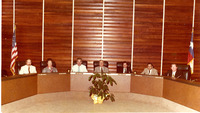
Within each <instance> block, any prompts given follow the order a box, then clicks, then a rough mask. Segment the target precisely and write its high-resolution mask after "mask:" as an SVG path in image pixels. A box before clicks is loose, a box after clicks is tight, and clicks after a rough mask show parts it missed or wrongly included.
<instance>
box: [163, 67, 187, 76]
mask: <svg viewBox="0 0 200 113" xmlns="http://www.w3.org/2000/svg"><path fill="white" fill-rule="evenodd" d="M164 76H170V77H172V78H173V79H177V78H182V79H185V77H184V76H183V72H182V71H179V70H178V67H177V66H176V64H172V65H171V70H169V71H168V72H167V73H165V74H164Z"/></svg>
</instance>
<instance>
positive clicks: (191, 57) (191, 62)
mask: <svg viewBox="0 0 200 113" xmlns="http://www.w3.org/2000/svg"><path fill="white" fill-rule="evenodd" d="M193 32H194V29H192V36H191V41H190V47H189V52H188V65H190V69H191V74H193V73H194V44H193Z"/></svg>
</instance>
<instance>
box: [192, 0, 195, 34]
mask: <svg viewBox="0 0 200 113" xmlns="http://www.w3.org/2000/svg"><path fill="white" fill-rule="evenodd" d="M195 3H196V0H194V4H193V18H192V31H194V19H195Z"/></svg>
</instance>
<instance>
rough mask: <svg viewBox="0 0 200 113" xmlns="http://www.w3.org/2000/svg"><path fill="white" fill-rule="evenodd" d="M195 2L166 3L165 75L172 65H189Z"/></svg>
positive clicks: (187, 0) (188, 0)
mask: <svg viewBox="0 0 200 113" xmlns="http://www.w3.org/2000/svg"><path fill="white" fill-rule="evenodd" d="M192 15H193V0H184V1H178V0H177V1H174V0H167V1H166V13H165V38H164V42H165V43H164V61H163V74H164V73H166V72H167V70H169V69H170V65H171V64H172V63H177V64H187V56H188V50H189V45H190V39H191V31H192Z"/></svg>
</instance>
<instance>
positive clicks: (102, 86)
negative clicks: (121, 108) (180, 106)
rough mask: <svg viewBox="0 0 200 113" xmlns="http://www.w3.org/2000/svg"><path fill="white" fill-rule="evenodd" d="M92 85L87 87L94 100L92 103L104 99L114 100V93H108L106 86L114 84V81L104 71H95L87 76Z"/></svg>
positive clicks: (100, 101)
mask: <svg viewBox="0 0 200 113" xmlns="http://www.w3.org/2000/svg"><path fill="white" fill-rule="evenodd" d="M89 81H91V82H92V84H93V85H92V86H90V87H89V95H90V96H91V98H92V99H93V100H94V104H97V103H99V104H101V103H102V102H103V101H104V100H109V99H110V100H111V101H112V102H114V101H115V98H114V95H113V94H112V93H110V91H109V88H108V86H109V85H111V86H113V84H116V85H117V83H116V81H115V80H114V79H113V78H112V77H111V76H108V75H106V74H105V73H101V74H99V73H96V74H93V75H91V76H90V77H89Z"/></svg>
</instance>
